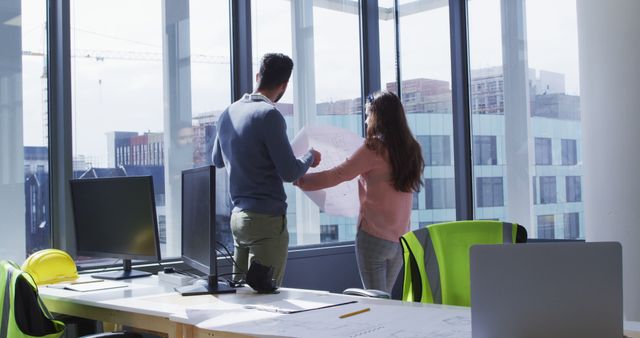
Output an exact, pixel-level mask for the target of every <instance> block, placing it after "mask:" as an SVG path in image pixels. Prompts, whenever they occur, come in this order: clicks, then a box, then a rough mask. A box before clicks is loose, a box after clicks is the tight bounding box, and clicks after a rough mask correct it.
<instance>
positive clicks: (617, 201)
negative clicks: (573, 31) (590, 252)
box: [577, 0, 640, 321]
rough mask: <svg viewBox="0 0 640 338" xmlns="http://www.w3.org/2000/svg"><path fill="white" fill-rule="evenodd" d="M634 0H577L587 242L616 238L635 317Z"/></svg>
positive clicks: (638, 217)
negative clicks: (620, 244) (620, 246)
mask: <svg viewBox="0 0 640 338" xmlns="http://www.w3.org/2000/svg"><path fill="white" fill-rule="evenodd" d="M638 13H640V1H637V0H611V1H601V0H580V1H577V15H578V43H579V56H580V101H581V104H580V105H581V108H582V112H581V114H582V130H583V138H582V140H583V141H582V142H583V145H582V149H583V163H584V165H583V167H584V183H583V191H584V210H585V226H586V235H585V238H586V240H587V241H618V242H620V243H622V254H623V261H622V262H623V274H624V313H625V318H626V320H635V321H638V320H640V288H638V285H640V264H639V260H640V178H639V173H640V172H639V170H638V167H639V166H640V149H638V145H640V132H639V131H638V128H639V127H640V95H638V93H639V92H640V85H639V83H640V67H638V60H640V45H639V44H638V41H640V21H638V18H637V16H638Z"/></svg>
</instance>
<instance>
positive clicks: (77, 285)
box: [47, 279, 129, 292]
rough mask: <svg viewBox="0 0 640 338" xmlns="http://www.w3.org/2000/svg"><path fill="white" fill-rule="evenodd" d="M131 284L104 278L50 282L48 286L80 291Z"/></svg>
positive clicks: (122, 286) (121, 286) (115, 287)
mask: <svg viewBox="0 0 640 338" xmlns="http://www.w3.org/2000/svg"><path fill="white" fill-rule="evenodd" d="M128 285H129V284H127V283H123V282H116V281H106V280H102V279H95V280H91V281H89V280H88V281H81V282H70V283H57V284H49V285H47V287H50V288H54V289H65V290H71V291H78V292H87V291H98V290H108V289H117V288H126V287H127V286H128Z"/></svg>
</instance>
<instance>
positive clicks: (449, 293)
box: [400, 220, 527, 306]
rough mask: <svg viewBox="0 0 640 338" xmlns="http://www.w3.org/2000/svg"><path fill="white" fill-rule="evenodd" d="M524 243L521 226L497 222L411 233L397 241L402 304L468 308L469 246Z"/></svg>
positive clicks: (467, 223)
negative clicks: (400, 254)
mask: <svg viewBox="0 0 640 338" xmlns="http://www.w3.org/2000/svg"><path fill="white" fill-rule="evenodd" d="M526 241H527V230H526V229H525V228H524V227H523V226H521V225H518V224H515V223H507V222H499V221H483V220H478V221H475V220H474V221H458V222H447V223H438V224H431V225H429V226H427V227H425V228H422V229H418V230H415V231H410V232H408V233H406V234H404V235H403V236H402V237H400V243H401V245H402V252H403V257H404V283H403V288H402V300H403V301H413V302H422V303H435V304H447V305H460V306H470V305H471V286H470V284H471V278H470V272H469V271H470V270H469V249H470V248H471V246H473V245H476V244H502V243H525V242H526Z"/></svg>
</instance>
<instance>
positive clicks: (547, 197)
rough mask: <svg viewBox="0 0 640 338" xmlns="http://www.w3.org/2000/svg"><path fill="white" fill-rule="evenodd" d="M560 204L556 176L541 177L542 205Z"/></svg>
mask: <svg viewBox="0 0 640 338" xmlns="http://www.w3.org/2000/svg"><path fill="white" fill-rule="evenodd" d="M557 202H558V194H557V191H556V177H555V176H540V204H553V203H557Z"/></svg>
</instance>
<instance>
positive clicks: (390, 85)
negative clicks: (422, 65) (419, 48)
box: [378, 0, 398, 94]
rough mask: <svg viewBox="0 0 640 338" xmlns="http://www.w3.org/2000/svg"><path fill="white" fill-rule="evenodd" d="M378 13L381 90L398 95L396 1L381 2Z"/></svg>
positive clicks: (385, 0) (383, 0)
mask: <svg viewBox="0 0 640 338" xmlns="http://www.w3.org/2000/svg"><path fill="white" fill-rule="evenodd" d="M378 6H380V10H379V12H378V18H379V27H378V30H379V31H380V79H381V80H382V83H381V84H380V88H382V89H385V88H386V89H388V90H390V91H392V92H394V93H396V94H398V90H397V88H398V83H397V82H396V81H397V76H396V74H397V67H396V65H397V62H396V27H395V26H396V20H395V10H396V8H395V1H394V0H379V1H378Z"/></svg>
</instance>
